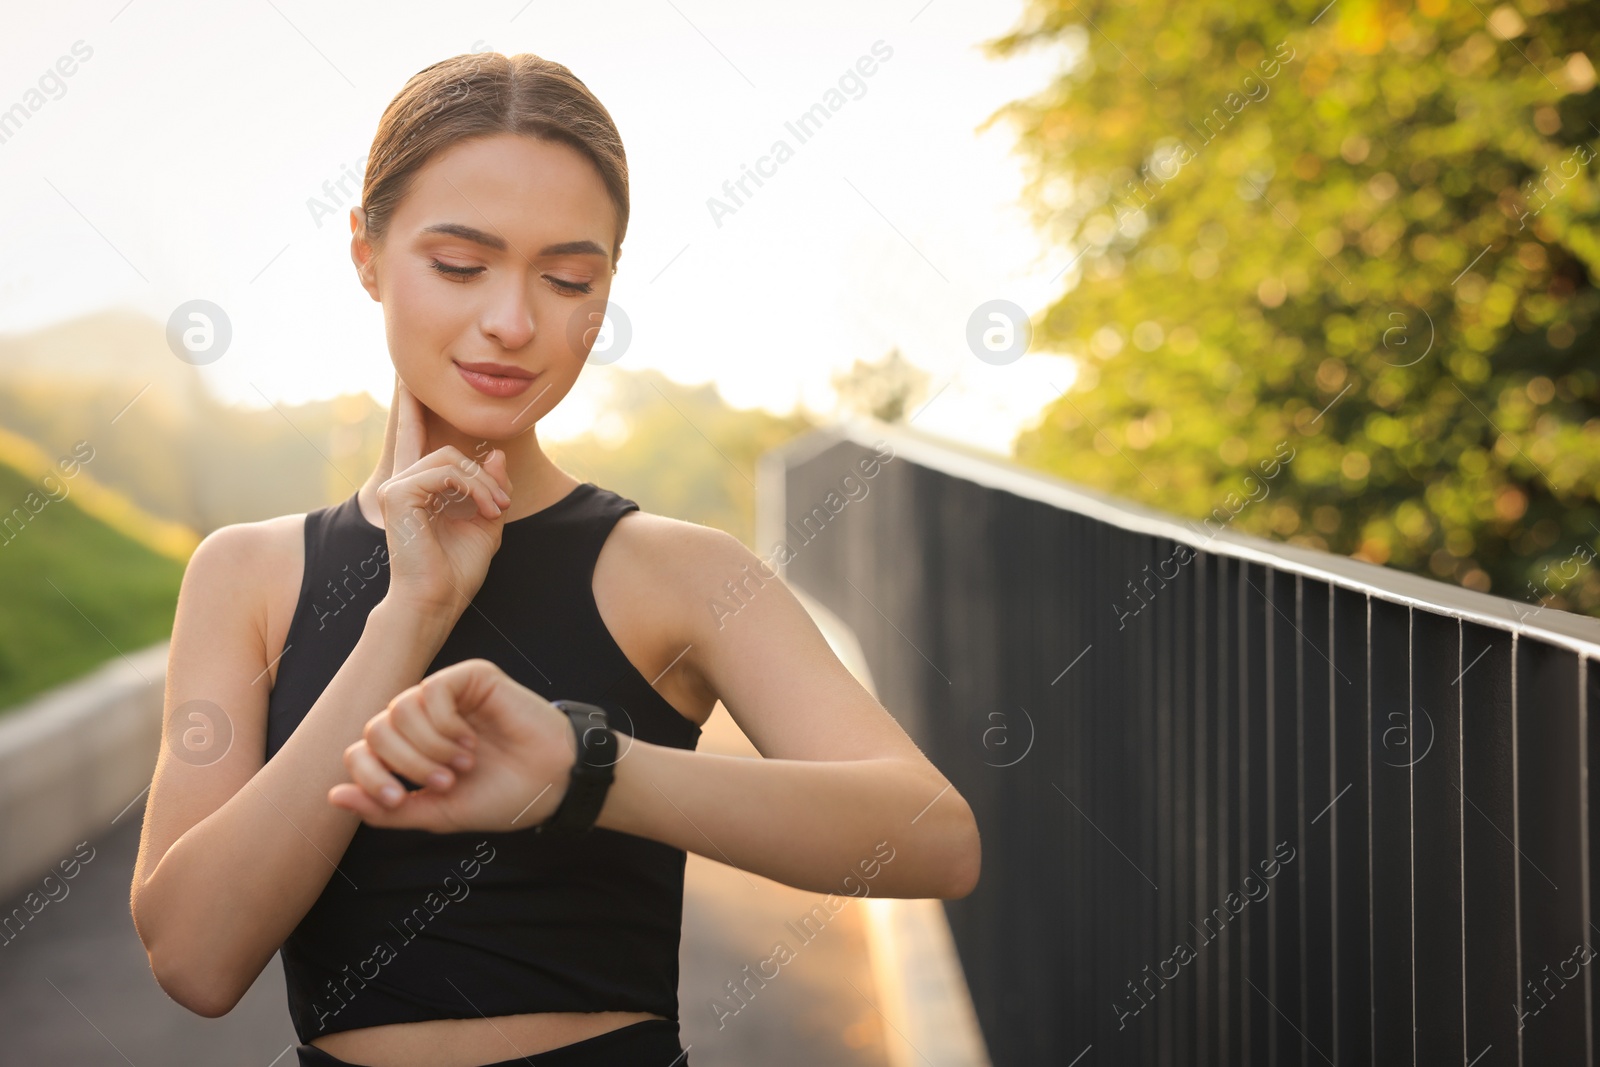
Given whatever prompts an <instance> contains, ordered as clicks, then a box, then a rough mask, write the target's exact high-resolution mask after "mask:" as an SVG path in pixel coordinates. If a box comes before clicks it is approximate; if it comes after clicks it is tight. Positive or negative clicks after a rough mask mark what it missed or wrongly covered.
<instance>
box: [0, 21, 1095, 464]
mask: <svg viewBox="0 0 1600 1067" xmlns="http://www.w3.org/2000/svg"><path fill="white" fill-rule="evenodd" d="M1021 14H1022V4H1021V2H1020V0H981V2H980V0H906V2H899V0H897V2H892V3H883V2H873V3H860V2H841V0H820V2H816V3H812V4H808V5H783V6H782V7H778V6H771V5H759V4H748V3H732V2H723V0H637V2H635V0H621V2H616V3H610V2H607V3H602V4H581V5H558V4H549V3H546V2H544V0H532V2H529V0H492V2H491V0H464V2H461V3H457V4H451V5H445V4H437V3H416V2H402V3H389V4H382V5H379V4H377V3H368V2H361V3H340V4H327V3H320V4H319V3H311V2H309V0H237V2H234V3H228V4H215V3H211V4H206V3H201V2H174V0H104V2H101V0H95V2H84V3H63V4H57V5H29V6H27V7H26V8H17V9H13V10H12V11H9V12H8V13H7V15H6V18H5V22H6V26H7V29H8V30H9V31H10V32H8V33H6V34H3V35H0V72H4V73H3V74H0V111H3V110H6V109H10V108H11V107H12V105H14V104H17V103H19V102H20V103H28V102H30V101H31V102H32V103H33V104H35V105H38V103H39V100H40V98H41V96H42V98H43V103H42V105H40V106H37V109H36V110H33V111H31V112H30V114H29V116H28V118H27V120H26V121H25V122H23V123H21V124H20V126H19V127H18V128H15V129H9V128H6V129H0V135H3V138H4V139H3V140H0V190H3V192H4V196H0V233H4V234H5V236H6V241H5V244H6V247H7V248H8V249H9V251H10V254H9V255H7V256H5V257H3V258H0V332H5V333H12V332H19V331H24V330H30V329H35V328H38V327H41V326H45V325H48V324H50V323H52V322H55V321H59V320H62V319H66V318H71V317H74V316H77V315H81V314H85V313H89V312H93V311H95V310H98V309H103V308H110V307H132V308H136V309H138V310H140V311H142V312H144V313H146V314H148V315H149V316H151V317H152V318H154V319H156V320H157V321H159V322H163V323H165V322H167V321H168V319H169V318H170V317H171V315H172V314H173V312H174V310H175V309H177V308H178V307H180V305H183V304H185V303H186V302H188V301H191V300H207V301H210V302H212V303H213V304H215V305H217V306H218V307H220V308H221V309H222V311H223V313H224V314H225V315H226V317H227V320H228V323H229V326H230V327H231V340H230V341H229V345H228V348H227V350H226V351H225V352H224V353H223V355H222V356H221V357H220V358H218V359H216V360H215V361H214V362H211V363H209V364H206V365H204V366H197V367H195V368H194V373H196V374H197V375H199V376H201V378H202V379H203V381H204V383H205V385H206V387H207V388H208V389H210V390H211V391H212V392H213V393H214V394H215V395H217V396H218V397H220V398H222V399H224V400H226V401H228V402H232V403H237V404H242V405H247V406H251V407H264V406H266V404H267V402H268V400H271V401H273V402H286V403H299V402H303V401H306V400H310V399H314V398H319V397H327V396H333V395H337V394H339V393H346V392H350V391H355V390H366V391H368V392H370V393H371V394H372V395H373V396H374V397H375V398H376V399H377V400H378V402H379V403H380V404H385V405H386V404H387V403H388V402H389V399H390V395H391V390H392V387H393V369H392V366H391V364H390V363H389V359H388V355H387V352H386V349H385V347H384V333H383V322H382V310H381V308H380V306H379V305H377V304H376V303H374V302H373V301H372V300H371V299H370V298H369V297H368V296H367V295H366V293H365V292H363V291H362V290H361V289H360V287H359V285H358V284H357V281H356V278H355V274H354V267H353V266H352V265H351V262H350V256H349V229H348V223H347V217H348V209H349V207H350V205H351V203H352V202H353V201H354V199H355V196H356V195H357V191H358V190H359V181H358V180H357V179H358V177H359V175H360V173H361V160H362V158H363V157H364V156H365V154H366V152H367V150H368V147H369V146H370V144H371V140H372V136H373V133H374V132H375V129H376V126H377V121H378V118H379V116H380V115H381V113H382V111H383V108H384V106H385V105H386V104H387V103H388V102H389V100H390V99H391V98H392V97H393V96H394V94H395V93H396V92H397V91H398V90H399V89H400V88H401V86H402V85H403V84H404V83H405V81H406V79H407V78H409V77H410V76H411V75H412V74H414V73H415V72H417V71H418V70H420V69H422V68H423V67H425V66H428V65H429V64H431V63H433V62H436V61H438V60H439V59H443V58H446V57H448V56H451V55H455V54H458V53H462V52H472V51H486V50H494V51H499V52H503V53H506V54H508V55H509V54H514V53H517V52H534V53H537V54H539V55H542V56H544V57H546V58H549V59H554V60H557V61H559V62H561V63H564V64H565V65H567V66H568V67H569V68H571V69H572V71H573V72H574V73H575V74H577V75H578V77H579V78H581V79H582V80H583V81H584V83H585V84H586V85H588V86H589V88H590V89H591V90H592V91H593V92H594V93H595V95H596V96H597V97H599V99H600V100H601V101H602V102H603V103H604V104H605V106H606V107H607V109H608V110H609V111H610V112H611V114H612V117H613V118H614V119H615V121H616V123H617V126H618V128H619V130H620V131H621V133H622V138H623V143H624V147H625V150H626V152H627V156H628V162H629V167H630V191H631V196H632V213H631V216H630V220H629V226H628V234H627V239H626V241H625V242H624V246H623V248H624V252H623V256H622V259H621V261H620V268H619V271H618V274H617V275H616V277H615V279H614V281H613V285H612V292H611V301H612V306H613V308H620V309H621V311H622V312H623V313H625V314H626V316H627V319H628V322H629V324H630V326H631V330H632V337H631V341H630V342H629V345H628V348H627V349H626V351H625V352H623V353H622V355H621V356H620V357H618V358H617V359H616V360H615V362H614V363H610V364H594V365H591V366H590V367H587V368H586V369H585V371H584V373H583V375H581V376H580V378H579V383H578V386H577V387H575V388H574V390H573V392H572V393H571V394H570V395H569V396H568V397H567V399H565V400H564V401H563V402H562V403H561V405H559V406H558V407H557V408H556V410H555V411H553V412H552V413H551V414H550V415H549V416H548V417H547V419H546V420H545V421H544V423H543V424H542V425H541V428H540V435H541V437H548V438H552V439H560V438H562V437H568V436H571V435H574V434H576V433H580V432H583V431H585V430H588V429H590V428H591V427H593V426H594V425H596V422H597V419H599V417H600V414H601V413H602V412H603V410H604V404H605V396H606V392H607V379H606V375H607V374H608V373H611V368H632V369H640V368H645V367H649V368H654V369H656V370H659V371H660V372H661V373H663V374H665V375H666V376H668V377H669V378H671V379H673V380H674V381H678V382H681V383H684V384H699V383H704V382H708V381H710V382H715V383H716V385H717V388H718V389H719V391H720V392H721V394H722V396H723V397H724V398H725V400H726V401H727V402H728V403H730V404H732V405H734V406H736V407H741V408H751V407H760V408H765V409H767V410H769V411H772V412H774V413H779V414H783V413H788V412H791V411H794V410H795V409H796V408H797V407H804V408H805V409H806V410H808V411H810V412H811V413H813V414H815V415H819V416H822V417H826V416H827V415H829V414H831V413H833V412H835V411H836V410H837V401H836V398H835V395H834V393H833V391H832V388H831V386H830V384H829V382H830V377H831V375H832V374H834V373H836V372H838V371H840V370H843V369H846V368H848V367H849V366H850V365H851V364H852V363H853V362H854V361H856V360H868V361H872V360H877V359H880V358H882V357H883V356H884V355H885V354H886V353H887V352H888V351H889V350H890V349H891V348H896V347H898V348H899V349H900V351H901V353H902V355H903V356H904V357H905V358H906V359H907V360H909V361H910V362H912V363H914V364H916V365H917V366H919V367H921V368H922V369H923V370H925V371H926V372H927V373H928V374H929V375H930V376H931V379H932V381H931V386H930V393H932V394H935V395H933V396H932V397H931V399H930V400H929V401H928V402H927V403H926V404H924V405H922V406H920V407H919V408H918V409H917V410H916V411H915V412H914V415H915V419H914V425H915V426H917V427H918V428H919V429H922V430H926V431H928V432H931V433H935V434H940V435H943V436H947V437H950V438H954V439H958V440H961V441H965V442H967V443H969V444H973V445H976V446H978V447H981V448H985V449H990V450H993V451H995V452H999V453H1005V452H1008V451H1009V445H1010V441H1011V439H1012V438H1013V437H1014V436H1015V434H1016V433H1017V432H1018V430H1019V429H1021V428H1022V427H1024V426H1025V425H1026V424H1027V423H1029V422H1030V421H1031V420H1032V419H1034V418H1035V417H1036V416H1037V414H1038V413H1039V411H1040V410H1041V409H1042V407H1043V406H1044V405H1046V404H1047V403H1048V402H1049V401H1051V400H1053V399H1055V397H1056V396H1057V392H1058V390H1059V389H1064V388H1066V387H1067V386H1068V385H1069V384H1070V383H1071V381H1072V378H1073V373H1074V372H1073V362H1072V360H1071V359H1070V358H1069V356H1070V353H1064V352H1045V351H1041V350H1039V349H1037V348H1034V349H1032V350H1030V351H1028V352H1027V353H1026V354H1025V355H1023V356H1021V357H1020V358H1018V359H1015V360H1012V361H1010V362H1003V363H1002V362H999V361H998V360H997V359H983V358H979V357H978V356H977V355H975V354H974V350H973V348H972V346H971V344H970V343H969V334H970V332H971V330H972V318H973V315H974V313H975V312H978V311H979V309H980V308H983V306H984V305H986V304H988V303H989V302H990V301H996V300H1003V301H1008V302H1009V303H1010V304H1012V305H1015V306H1016V307H1018V308H1020V309H1022V310H1023V311H1024V312H1026V313H1027V314H1028V315H1030V316H1035V317H1037V316H1038V314H1039V313H1040V312H1041V311H1042V310H1043V309H1044V308H1045V307H1047V306H1048V305H1049V303H1050V302H1051V300H1052V299H1053V298H1054V297H1056V296H1057V295H1059V293H1060V292H1061V291H1062V289H1063V288H1064V287H1065V286H1066V285H1068V284H1070V283H1071V282H1072V281H1074V279H1075V276H1076V270H1075V269H1067V268H1068V267H1069V264H1070V263H1071V261H1072V258H1073V256H1072V250H1071V249H1070V248H1062V247H1049V246H1048V245H1047V244H1046V243H1045V241H1044V240H1043V239H1042V238H1041V237H1040V236H1039V235H1038V234H1037V233H1036V231H1035V228H1034V226H1033V225H1032V223H1031V221H1030V218H1029V214H1028V212H1027V210H1026V209H1025V208H1024V207H1023V206H1022V205H1021V189H1022V186H1023V184H1024V182H1025V178H1026V170H1025V163H1024V160H1023V157H1021V156H1019V155H1017V154H1015V152H1014V136H1013V133H1012V131H1011V129H1010V127H1009V126H1008V125H1007V124H1006V123H1004V122H1001V123H997V124H995V125H994V126H993V127H991V128H990V129H989V130H987V131H985V132H984V133H982V134H979V133H977V132H976V128H977V127H978V126H979V125H980V124H981V123H983V122H984V121H985V120H986V119H987V118H989V116H990V115H991V114H992V113H993V112H994V111H995V110H996V109H997V108H999V107H1001V106H1002V105H1004V104H1005V103H1007V102H1008V101H1011V100H1015V99H1019V98H1023V97H1026V96H1029V95H1031V94H1033V93H1035V92H1037V91H1039V90H1040V89H1042V88H1044V87H1045V86H1046V85H1048V84H1049V82H1050V80H1051V78H1052V75H1053V74H1054V73H1055V72H1057V71H1059V70H1060V69H1061V68H1062V66H1063V65H1064V64H1066V63H1069V62H1070V61H1071V58H1072V56H1071V53H1070V51H1068V50H1066V49H1065V48H1062V47H1049V48H1040V49H1035V50H1032V51H1030V52H1029V53H1027V54H1026V55H1024V56H1022V57H1019V58H1016V59H1013V60H1006V61H997V60H991V59H988V58H986V57H985V56H984V55H983V54H982V51H981V48H980V44H981V42H982V41H983V40H985V39H987V38H991V37H994V36H997V35H999V34H1002V33H1005V32H1007V31H1009V30H1011V29H1013V28H1015V26H1016V25H1017V24H1018V22H1019V20H1020V17H1021ZM864 56H867V57H872V58H873V59H874V60H875V62H876V69H875V70H874V72H873V73H872V74H871V75H870V76H868V77H859V78H857V84H856V86H854V87H853V88H852V87H850V86H849V85H848V84H846V85H845V86H844V88H845V89H846V90H847V91H846V98H845V103H844V105H843V106H842V107H840V108H839V109H838V110H837V111H836V112H835V113H834V114H833V116H832V118H831V119H830V120H829V122H828V123H827V124H826V125H825V126H824V127H823V128H822V129H821V130H819V131H817V132H816V133H815V134H814V135H813V136H812V137H810V138H809V139H808V140H806V141H804V142H803V143H800V142H799V141H798V139H797V138H796V137H795V136H794V134H793V133H792V132H790V131H789V129H788V127H787V126H786V123H788V122H790V121H791V120H793V119H795V118H796V117H797V116H799V115H800V114H802V113H803V112H805V111H806V110H807V109H808V108H810V107H811V106H812V105H813V104H816V103H818V102H821V101H822V100H823V98H824V96H825V94H827V93H828V92H829V90H830V89H834V88H839V87H840V79H841V77H843V76H845V75H846V74H847V72H848V73H853V70H854V68H855V67H856V64H857V63H858V61H859V60H860V59H861V58H862V57H864ZM63 71H71V73H70V74H65V75H63V74H62V73H61V72H63ZM41 89H42V90H43V91H42V93H41V94H40V95H37V96H30V92H32V91H34V90H41ZM780 138H781V139H784V140H786V141H788V142H789V144H790V146H791V148H792V149H793V155H792V157H791V158H788V159H786V160H785V161H784V162H782V163H780V164H777V165H776V166H775V168H774V167H772V166H771V165H769V167H768V169H775V171H776V172H775V173H774V174H772V176H771V177H769V178H767V179H766V180H765V181H764V183H763V184H762V185H761V186H760V187H759V188H758V189H756V190H755V192H754V195H752V196H750V197H748V198H746V199H744V202H743V203H742V204H740V205H738V206H737V207H735V208H734V209H733V210H732V211H731V212H727V211H720V212H719V211H715V210H713V209H712V207H711V206H710V202H711V201H712V200H713V199H714V198H716V199H721V200H722V201H723V202H724V203H725V204H726V203H728V200H727V197H726V194H725V193H724V191H723V187H724V183H726V182H730V181H734V180H737V179H738V178H739V177H740V175H741V174H742V173H743V171H744V168H745V167H747V166H752V165H754V164H755V162H756V161H757V159H758V158H759V157H761V156H763V155H765V154H767V153H768V152H769V151H770V149H771V146H772V144H773V142H774V141H775V140H777V139H780ZM341 179H343V180H344V186H343V189H342V190H341V189H340V188H339V185H338V183H339V182H340V180H341ZM979 317H980V320H983V321H987V320H985V319H984V315H983V314H980V316H979ZM602 343H604V342H602Z"/></svg>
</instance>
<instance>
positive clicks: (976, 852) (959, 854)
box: [939, 799, 983, 900]
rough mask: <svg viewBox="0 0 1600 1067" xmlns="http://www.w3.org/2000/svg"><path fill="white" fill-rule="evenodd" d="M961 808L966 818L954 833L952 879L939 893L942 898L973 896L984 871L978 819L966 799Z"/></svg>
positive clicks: (951, 864) (950, 866) (958, 898)
mask: <svg viewBox="0 0 1600 1067" xmlns="http://www.w3.org/2000/svg"><path fill="white" fill-rule="evenodd" d="M961 808H962V811H963V812H964V813H965V816H966V818H965V819H963V820H962V821H961V822H960V823H958V824H957V825H958V830H957V831H955V833H954V837H955V845H954V847H953V849H952V858H951V861H950V864H949V871H950V880H949V881H948V882H947V883H946V884H945V888H944V891H943V892H941V893H940V894H939V899H940V900H960V899H962V898H963V897H967V896H971V895H972V891H973V890H975V889H977V888H978V877H979V875H980V874H981V873H982V871H983V841H982V838H981V836H980V835H979V833H978V820H977V819H976V818H975V817H974V816H973V814H972V808H971V807H969V806H968V805H967V803H966V801H965V800H964V799H963V801H962V805H961Z"/></svg>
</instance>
